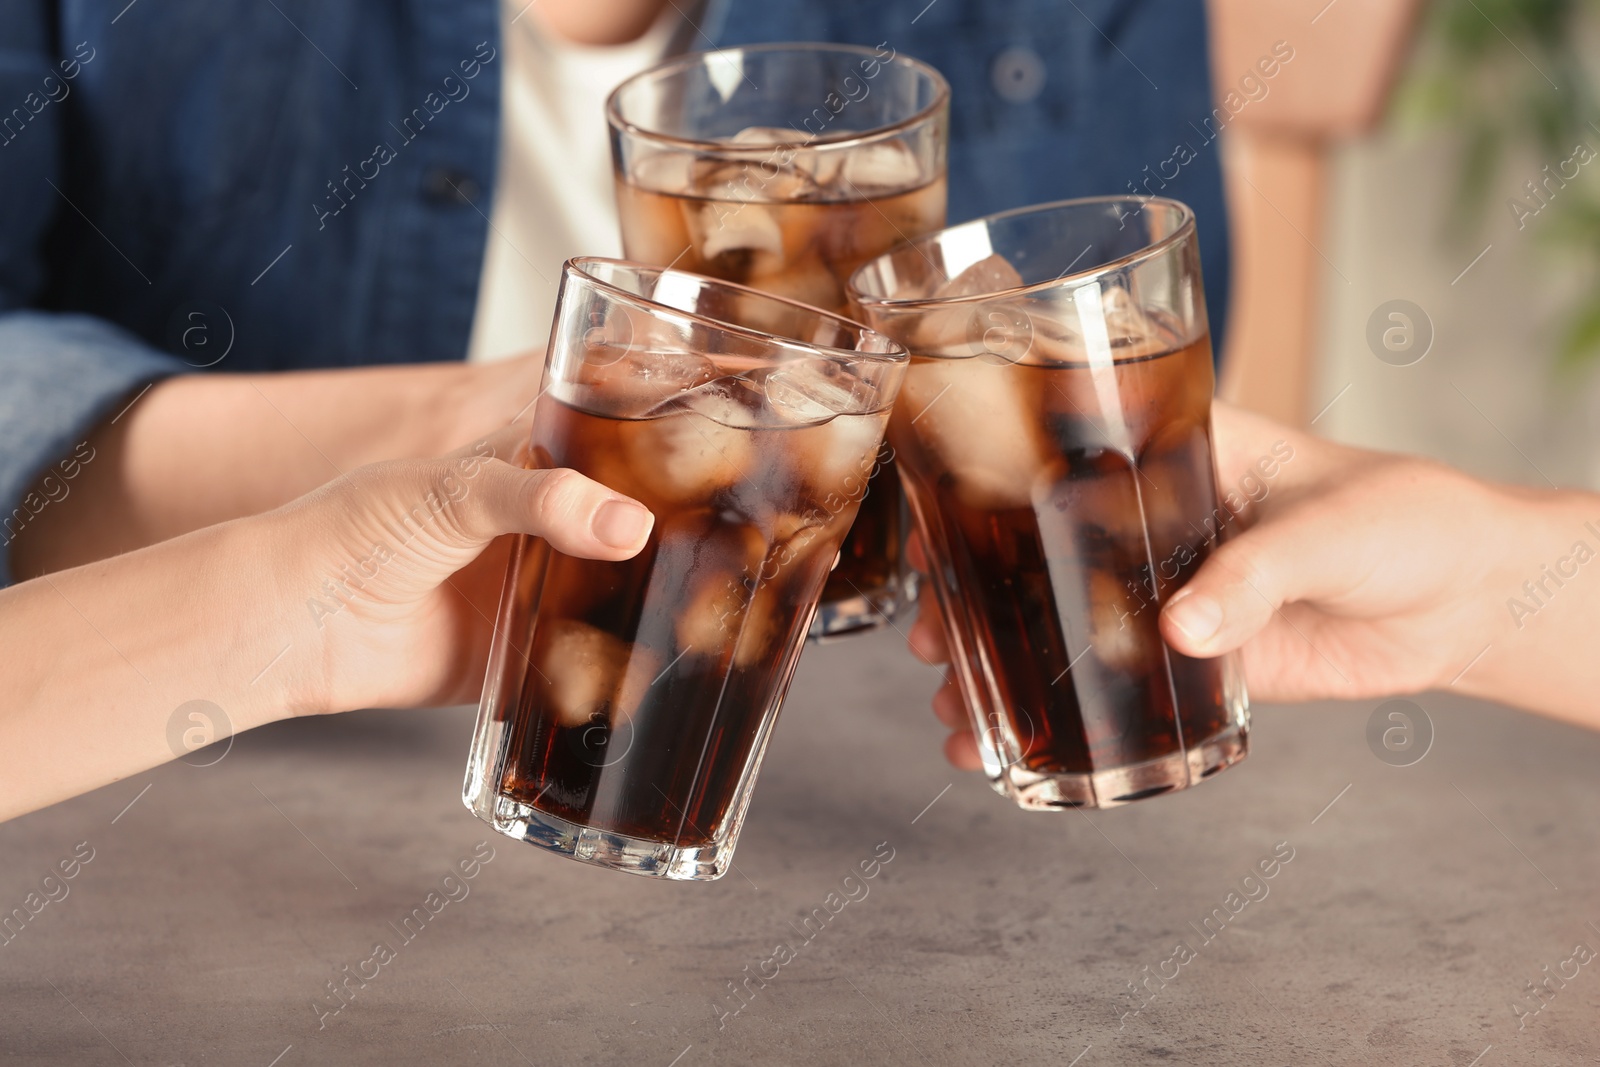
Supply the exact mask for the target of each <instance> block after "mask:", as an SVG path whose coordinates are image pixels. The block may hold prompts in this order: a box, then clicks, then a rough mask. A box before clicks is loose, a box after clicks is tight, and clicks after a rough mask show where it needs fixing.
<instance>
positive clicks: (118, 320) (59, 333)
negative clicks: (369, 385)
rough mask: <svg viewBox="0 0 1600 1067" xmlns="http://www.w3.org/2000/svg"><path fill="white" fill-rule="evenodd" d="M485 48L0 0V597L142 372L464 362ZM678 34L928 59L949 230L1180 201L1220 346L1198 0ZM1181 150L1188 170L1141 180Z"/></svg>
mask: <svg viewBox="0 0 1600 1067" xmlns="http://www.w3.org/2000/svg"><path fill="white" fill-rule="evenodd" d="M499 31H500V27H499V6H498V2H497V0H341V2H339V3H323V2H320V0H276V2H275V3H271V4H266V3H260V2H259V0H207V2H206V3H203V4H186V5H183V6H182V9H181V11H180V10H177V9H174V8H172V7H171V6H170V5H166V4H162V3H156V2H149V3H138V2H135V3H133V4H129V3H128V2H127V0H8V2H7V3H5V4H4V5H0V581H5V580H7V578H8V575H9V570H8V568H7V567H6V560H7V558H8V556H9V545H10V543H11V540H12V538H13V537H14V536H15V534H16V533H17V532H18V530H19V529H20V528H21V527H22V526H25V525H26V523H27V521H28V519H29V518H30V517H31V516H32V515H33V514H36V513H37V512H38V511H39V510H41V509H42V507H44V506H45V503H46V501H45V498H44V497H43V496H42V495H33V494H30V493H29V487H30V486H32V485H33V484H34V483H35V481H36V480H38V479H40V476H41V475H42V474H44V473H45V472H46V471H47V470H50V471H53V472H54V473H56V474H57V475H58V477H60V478H66V477H67V476H68V471H69V470H70V471H72V472H73V473H76V470H77V469H78V467H77V466H76V463H77V462H78V461H79V460H82V458H83V456H84V454H85V450H84V449H83V448H81V447H80V446H81V444H82V442H83V440H84V439H85V438H86V437H87V436H88V435H89V433H90V432H91V430H92V429H93V428H94V427H95V426H96V425H98V424H99V423H100V422H102V421H104V420H105V419H107V418H110V417H113V416H116V415H117V413H118V412H119V411H120V410H121V409H122V408H123V407H124V406H125V405H126V404H127V403H128V402H129V401H130V400H132V399H134V398H135V397H136V396H137V394H138V393H139V392H140V390H141V389H142V388H144V387H145V386H146V385H148V384H149V383H151V382H153V381H155V380H157V379H160V378H162V377H164V376H167V375H171V374H175V373H183V372H187V371H191V370H202V369H204V370H206V371H208V372H212V373H214V372H225V371H244V370H249V371H264V370H280V369H289V368H306V367H339V366H352V365H357V364H366V363H402V362H420V361H430V360H452V359H460V358H462V356H463V354H464V353H465V351H466V347H467V341H468V336H469V332H470V329H471V323H472V315H473V311H474V308H475V303H476V297H477V287H478V277H479V273H480V270H481V268H482V263H483V252H484V245H485V240H486V235H487V229H488V212H489V206H490V199H491V196H492V188H491V184H492V181H493V178H494V173H495V152H496V140H497V134H498V123H499V107H500V65H501V59H500V52H499ZM690 40H691V47H695V48H707V47H712V46H713V45H725V44H737V43H749V42H756V41H771V40H833V41H849V42H855V43H862V44H871V45H876V44H878V43H880V42H886V43H887V44H888V45H889V46H890V47H893V48H894V49H895V50H896V51H898V52H901V53H905V54H908V55H913V56H916V57H918V58H921V59H924V60H927V61H929V62H931V63H932V64H933V65H934V66H936V67H938V68H939V69H940V70H942V71H943V72H944V73H945V75H946V76H947V77H948V78H949V80H950V84H951V87H952V90H953V99H952V121H951V145H950V218H951V219H952V220H961V219H965V218H970V217H973V216H976V215H980V214H986V213H989V212H993V211H998V210H1002V209H1004V208H1009V207H1016V206H1021V205H1023V204H1027V203H1033V202H1039V201H1045V200H1056V199H1061V198H1063V197H1069V196H1082V195H1090V194H1098V193H1115V192H1124V191H1128V190H1130V189H1134V190H1136V191H1140V192H1163V193H1164V194H1165V195H1170V196H1176V197H1178V198H1180V199H1182V200H1184V201H1186V202H1188V203H1189V204H1190V205H1191V206H1193V207H1194V208H1195V210H1196V214H1197V216H1198V218H1199V226H1200V234H1201V247H1202V250H1203V260H1204V267H1205V280H1206V286H1207V295H1208V300H1207V302H1208V305H1209V308H1210V313H1211V321H1212V324H1213V333H1214V334H1215V333H1218V332H1220V331H1219V330H1218V329H1217V327H1218V326H1219V325H1220V323H1221V321H1222V309H1223V308H1224V307H1225V306H1226V295H1227V280H1228V270H1227V267H1228V261H1227V244H1226V229H1225V220H1224V215H1223V202H1222V188H1221V177H1220V170H1219V166H1218V162H1217V157H1216V152H1215V148H1214V146H1212V145H1210V144H1208V143H1207V142H1206V141H1204V139H1203V138H1202V137H1200V136H1199V135H1197V133H1196V127H1197V126H1199V125H1200V124H1203V122H1204V120H1205V119H1206V118H1207V117H1208V116H1209V114H1210V109H1211V106H1212V105H1211V98H1210V85H1209V73H1208V70H1207V61H1206V28H1205V21H1204V14H1203V4H1202V0H1162V2H1161V3H1157V2H1155V0H1072V2H1061V0H933V2H932V3H929V2H928V0H875V2H874V3H870V4H864V3H856V2H852V0H760V2H756V0H711V2H710V4H709V5H708V6H707V8H706V9H705V10H704V12H703V13H702V14H701V15H700V16H699V17H698V18H697V29H696V30H695V32H694V33H693V35H692V37H691V38H690ZM595 121H596V122H601V121H603V118H602V116H600V115H596V116H595ZM1180 141H1187V142H1189V143H1191V144H1193V145H1195V146H1196V147H1197V148H1199V149H1200V154H1199V158H1198V159H1196V160H1195V161H1193V162H1191V163H1189V164H1187V165H1186V166H1185V167H1184V168H1183V169H1182V170H1181V172H1180V173H1179V174H1178V175H1177V177H1175V178H1173V179H1171V180H1170V181H1167V180H1166V179H1164V178H1158V179H1157V180H1156V182H1155V183H1151V182H1150V177H1151V175H1152V174H1154V173H1155V170H1156V168H1157V167H1158V166H1159V165H1160V164H1161V163H1162V161H1167V160H1170V158H1171V157H1172V156H1173V149H1174V146H1175V145H1176V144H1177V143H1179V142H1180ZM1147 167H1148V168H1150V169H1149V170H1146V169H1145V168H1147ZM1163 184H1164V185H1165V188H1164V189H1163V188H1162V187H1161V186H1162V185H1163ZM195 447H197V448H203V447H205V442H195ZM74 457H76V458H74ZM89 462H92V460H89ZM58 466H59V467H60V470H59V471H56V470H55V468H56V467H58Z"/></svg>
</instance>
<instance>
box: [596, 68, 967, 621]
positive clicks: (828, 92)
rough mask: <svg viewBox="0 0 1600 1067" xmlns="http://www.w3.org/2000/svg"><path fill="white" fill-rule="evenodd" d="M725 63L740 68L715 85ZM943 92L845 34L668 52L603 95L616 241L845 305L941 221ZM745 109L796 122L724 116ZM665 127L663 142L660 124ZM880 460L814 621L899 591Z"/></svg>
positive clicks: (747, 113) (644, 255)
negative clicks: (826, 40)
mask: <svg viewBox="0 0 1600 1067" xmlns="http://www.w3.org/2000/svg"><path fill="white" fill-rule="evenodd" d="M885 56H887V57H888V58H885ZM733 69H737V70H739V71H742V72H743V75H744V76H743V77H742V78H740V79H738V80H737V81H736V82H734V83H733V84H731V85H729V84H723V83H722V82H721V79H719V77H718V74H719V73H721V72H723V71H726V70H733ZM708 72H709V74H708ZM758 87H764V88H758ZM947 93H948V90H947V88H946V87H945V85H944V82H943V79H942V78H940V77H939V75H938V74H937V72H935V71H933V70H932V69H931V68H929V67H926V66H925V65H924V64H920V63H917V62H916V61H914V60H909V59H907V58H906V57H904V56H894V55H893V53H892V51H890V52H887V53H885V52H883V51H882V50H880V51H877V52H874V51H873V50H870V49H861V48H854V47H850V46H827V45H774V46H761V47H756V48H751V49H737V50H729V51H727V52H718V53H709V54H706V55H705V56H704V57H687V58H681V59H674V60H669V61H668V62H667V63H665V64H663V65H662V66H661V67H658V68H656V69H654V70H652V71H647V72H645V73H644V74H641V75H639V76H638V77H637V78H635V79H633V80H632V81H630V82H627V83H624V84H623V85H622V86H620V87H619V88H618V89H617V91H616V92H615V93H614V94H613V96H612V99H611V102H610V105H609V107H608V113H609V115H610V118H611V124H612V128H613V148H614V151H613V156H614V159H615V163H616V188H617V205H618V213H619V218H620V221H621V228H622V240H623V249H624V252H625V254H626V255H627V256H628V257H629V258H630V259H635V260H638V261H640V262H643V263H654V264H664V265H672V266H674V267H676V268H679V269H683V270H689V271H694V272H696V273H700V274H706V275H710V276H711V277H715V278H723V279H726V280H729V281H735V282H740V283H742V284H745V285H749V286H752V287H754V288H757V289H762V290H764V291H767V292H771V293H776V294H778V295H781V296H786V297H789V298H790V299H794V300H799V301H801V302H803V303H807V304H810V305H812V306H814V307H819V308H823V309H825V310H829V311H835V312H840V313H845V314H848V313H849V303H848V299H847V297H846V294H845V281H846V279H848V278H849V276H850V275H851V273H852V272H854V271H855V270H856V268H858V267H859V266H861V264H863V263H865V262H866V261H868V260H870V259H872V258H873V257H875V256H877V255H879V254H880V253H882V252H885V251H887V250H888V249H889V248H891V247H893V246H894V245H896V244H899V243H900V242H902V241H905V240H907V239H910V238H914V237H919V236H922V235H924V234H927V233H931V232H932V231H934V230H937V229H938V228H939V227H941V226H943V225H944V220H945V201H946V179H945V157H944V146H945V139H944V137H943V129H944V123H945V121H946V109H947V105H946V100H947ZM813 98H815V101H817V102H824V101H827V102H828V106H827V108H826V109H825V110H819V111H815V112H814V111H813V110H812V108H813V103H812V100H813ZM750 120H755V121H762V120H766V121H787V122H790V123H792V125H787V126H785V125H748V124H744V125H742V127H741V126H737V125H735V126H730V125H729V124H730V123H733V122H735V121H742V122H744V123H748V122H749V121H750ZM841 127H842V128H841ZM664 132H665V133H669V134H671V135H672V137H673V140H671V141H670V143H669V142H665V141H657V140H656V139H655V135H657V134H661V133H664ZM685 141H691V142H694V143H693V144H692V146H691V145H686V144H685V143H684V142H685ZM880 466H881V468H882V469H881V470H880V472H879V474H878V475H877V477H875V478H874V479H873V480H872V482H871V485H870V487H869V492H868V493H867V495H866V497H865V498H864V499H863V501H862V503H861V506H860V514H859V516H858V518H857V520H856V524H855V528H854V529H852V530H851V531H850V534H849V536H848V537H847V538H846V540H845V543H844V546H843V550H842V553H841V556H840V560H839V564H838V566H837V567H836V568H835V570H834V572H833V573H832V574H831V575H830V577H829V580H828V583H827V586H826V588H825V589H824V591H823V596H822V607H821V609H820V611H819V613H818V618H817V624H816V627H815V630H814V636H818V637H828V636H837V635H842V634H847V633H854V632H858V631H862V630H868V629H875V628H877V627H879V626H883V625H886V624H887V623H888V621H889V620H890V619H891V618H892V617H893V615H894V613H895V612H896V610H897V609H898V608H899V606H900V605H901V603H902V600H903V599H904V597H905V596H906V594H907V592H908V590H907V588H906V587H905V584H906V583H907V582H909V581H910V579H911V577H912V575H911V573H910V572H909V571H908V570H907V569H906V568H905V567H904V561H903V559H902V545H903V542H904V538H905V529H904V519H903V514H904V506H903V503H902V499H901V495H900V492H899V487H898V481H897V478H896V476H895V474H894V470H893V457H892V455H891V454H889V453H888V452H887V451H886V453H885V455H884V457H883V458H882V462H881V464H880Z"/></svg>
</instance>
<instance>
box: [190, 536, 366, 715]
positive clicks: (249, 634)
mask: <svg viewBox="0 0 1600 1067" xmlns="http://www.w3.org/2000/svg"><path fill="white" fill-rule="evenodd" d="M293 527H294V524H293V523H291V522H287V521H285V518H284V516H283V515H282V513H281V511H273V512H268V513H266V514H264V515H259V516H255V517H252V518H248V519H240V520H236V521H234V522H229V523H223V524H221V525H218V526H214V527H210V528H209V529H207V530H203V531H200V532H199V533H197V534H195V535H192V536H194V537H196V538H200V537H204V538H206V539H207V540H209V541H210V542H211V543H210V544H207V545H205V546H204V547H203V549H202V551H204V553H205V556H204V558H206V559H208V560H210V561H211V562H210V564H208V565H207V566H206V567H205V571H206V572H207V579H208V581H207V584H208V586H209V587H210V593H209V596H208V600H209V602H210V603H211V604H213V605H215V609H214V610H215V611H218V612H222V613H225V614H224V616H223V617H222V618H219V619H216V620H214V629H213V631H212V635H211V638H210V639H211V642H212V644H213V646H216V645H219V644H220V645H222V647H225V648H226V649H227V651H226V652H225V653H224V654H223V656H222V657H221V659H220V661H219V666H218V670H217V675H218V682H219V683H220V686H221V688H222V689H223V690H224V691H226V692H228V693H230V694H231V695H232V696H233V699H234V700H235V701H236V703H237V707H238V709H239V713H240V716H242V718H243V721H242V722H236V723H235V725H236V727H237V728H238V729H240V730H244V729H249V728H251V727H253V726H259V725H263V724H265V723H268V722H273V721H276V720H278V719H286V718H295V717H298V716H302V715H314V714H320V713H323V712H327V711H331V710H335V709H334V708H333V707H332V704H331V700H330V696H331V694H330V693H329V685H328V673H327V666H326V657H325V655H324V649H323V644H322V641H321V640H320V636H321V635H320V634H319V633H318V632H317V627H316V622H315V619H314V618H313V616H312V614H311V613H310V611H309V610H308V607H307V604H308V602H309V601H310V600H311V599H312V597H313V596H314V594H315V592H316V580H315V576H314V574H313V570H314V568H313V567H312V566H311V565H310V559H311V554H310V553H308V552H306V551H305V550H304V549H305V547H306V536H305V531H304V530H297V529H295V528H293ZM180 540H181V541H187V540H189V538H182V539H180ZM193 551H194V549H193V548H190V549H188V550H187V551H186V552H185V555H186V556H188V555H189V553H190V552H193ZM189 558H193V557H192V556H191V557H189ZM219 637H220V638H221V639H222V641H221V642H219V641H218V640H217V638H219Z"/></svg>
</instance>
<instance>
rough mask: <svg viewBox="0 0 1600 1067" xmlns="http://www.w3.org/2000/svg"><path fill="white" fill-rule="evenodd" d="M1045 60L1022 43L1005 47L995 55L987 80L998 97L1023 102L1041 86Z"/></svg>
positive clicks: (1039, 89) (1037, 93) (1014, 102)
mask: <svg viewBox="0 0 1600 1067" xmlns="http://www.w3.org/2000/svg"><path fill="white" fill-rule="evenodd" d="M1044 79H1045V68H1044V60H1042V59H1040V58H1039V53H1038V52H1035V51H1034V50H1033V49H1031V48H1028V47H1027V46H1025V45H1019V46H1017V47H1015V48H1007V49H1006V50H1005V51H1004V52H1001V53H1000V54H999V55H997V56H995V57H994V63H993V64H992V65H991V66H990V67H989V80H990V81H991V82H992V83H993V84H994V91H995V92H997V93H999V94H1000V98H1001V99H1003V100H1008V101H1010V102H1011V103H1013V104H1026V103H1028V102H1030V101H1032V100H1033V99H1034V98H1035V97H1036V96H1038V95H1039V93H1040V92H1041V91H1042V90H1043V89H1044Z"/></svg>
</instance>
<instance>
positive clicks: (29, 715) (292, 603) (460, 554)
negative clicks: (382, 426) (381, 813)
mask: <svg viewBox="0 0 1600 1067" xmlns="http://www.w3.org/2000/svg"><path fill="white" fill-rule="evenodd" d="M526 436H527V431H526V430H525V429H523V428H508V429H507V430H506V431H504V432H503V433H501V434H499V435H497V436H496V437H494V438H490V439H488V440H485V441H481V442H479V444H478V445H476V446H473V447H469V448H467V449H464V450H462V451H460V452H457V453H455V454H453V455H451V456H447V457H445V458H443V459H437V460H404V461H393V462H387V463H378V464H374V465H371V466H368V467H363V468H360V469H358V470H356V471H354V472H352V473H351V474H349V475H348V476H344V477H341V478H339V479H337V480H335V481H333V482H330V483H329V484H328V485H326V486H324V487H322V488H321V489H318V490H316V491H315V492H313V493H311V494H309V495H307V496H305V497H302V498H301V499H299V500H296V501H294V502H293V503H290V504H288V505H285V506H284V507H281V508H279V509H277V510H276V511H272V512H268V513H266V514H264V515H260V516H256V517H253V518H248V519H240V520H236V521H233V522H227V523H222V524H220V525H216V526H210V527H207V528H205V529H202V530H197V531H195V532H193V533H189V534H185V535H183V536H181V537H176V538H173V539H171V540H168V541H163V542H161V543H159V544H156V545H152V546H150V547H149V548H145V549H141V550H138V551H135V552H129V553H126V554H124V555H120V556H116V557H114V558H112V559H108V560H102V561H100V562H97V563H92V564H89V565H86V566H82V567H75V568H71V569H69V570H65V571H61V572H58V573H56V574H52V575H47V576H44V577H41V578H38V579H35V580H33V581H29V582H24V583H22V584H21V585H17V586H13V587H11V588H9V589H5V590H0V647H3V648H5V649H6V651H7V665H6V670H5V671H4V672H0V819H5V818H9V817H11V816H13V815H17V814H20V813H21V812H24V811H29V810H32V809H34V808H37V807H42V806H44V805H46V804H50V803H53V802H55V801H57V800H61V799H64V798H65V797H68V796H73V795H75V794H77V793H81V792H85V791H87V790H89V789H93V788H95V787H97V786H100V785H104V784H106V783H108V782H112V781H115V780H117V779H119V778H123V777H126V776H127V775H130V774H134V773H136V772H138V771H141V770H144V769H146V768H148V767H152V766H154V765H156V764H158V763H161V762H164V761H165V760H168V759H171V758H173V757H174V756H178V755H183V754H184V751H185V749H184V748H183V747H179V742H177V741H174V739H173V738H174V723H179V726H180V728H179V732H178V735H177V736H182V731H181V725H182V722H183V721H184V720H182V719H181V712H182V709H183V708H185V707H189V706H191V705H192V703H193V702H194V701H197V700H200V701H205V702H207V704H208V705H210V706H212V707H214V708H215V709H217V710H218V712H219V714H217V715H216V716H215V718H217V719H219V720H220V721H219V722H214V723H213V725H214V726H217V727H218V728H219V729H220V730H221V731H223V732H228V731H230V730H231V732H235V733H237V732H240V731H242V730H247V729H250V728H251V727H254V726H258V725H261V724H262V723H265V722H270V721H272V720H274V719H280V718H285V717H288V716H291V715H296V714H313V713H319V712H331V711H344V710H347V709H351V708H358V707H397V706H414V705H435V704H448V703H458V702H463V701H471V700H474V699H476V697H477V694H478V690H479V687H480V686H481V684H482V681H483V676H484V668H485V656H486V653H487V651H488V643H489V635H490V634H491V632H492V630H493V618H494V615H495V608H496V599H497V597H498V595H499V590H500V583H501V577H502V575H503V573H504V563H505V554H504V552H503V551H501V552H493V551H488V550H489V549H490V546H491V545H492V544H493V543H494V542H495V541H496V539H497V538H501V537H502V535H506V534H532V535H536V536H540V537H543V538H545V539H546V540H548V541H549V542H550V544H551V545H552V546H554V547H555V548H556V549H557V550H559V551H561V552H565V553H567V554H569V555H575V556H584V557H588V558H592V559H609V560H620V559H626V558H628V557H630V556H632V555H633V554H635V553H636V552H638V551H639V550H640V549H641V548H642V547H643V546H644V543H645V540H646V538H647V537H648V535H649V531H650V528H651V525H652V523H653V521H654V520H653V518H652V516H651V515H650V513H649V512H648V511H647V510H645V508H644V507H643V506H642V505H641V504H639V503H637V502H635V501H633V500H631V499H629V498H627V497H624V496H621V495H620V494H617V493H614V492H612V491H611V490H609V489H606V488H605V487H604V486H601V485H599V484H597V483H595V482H593V481H590V480H589V479H587V478H584V477H582V476H581V475H579V474H577V473H576V472H574V471H570V470H524V469H522V467H521V466H520V458H521V457H520V455H519V454H518V444H519V443H520V442H522V441H524V440H525V439H526ZM508 459H509V460H511V461H512V462H507V460H508ZM501 544H502V547H503V545H504V541H502V542H501ZM210 739H211V740H214V739H216V738H210Z"/></svg>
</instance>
